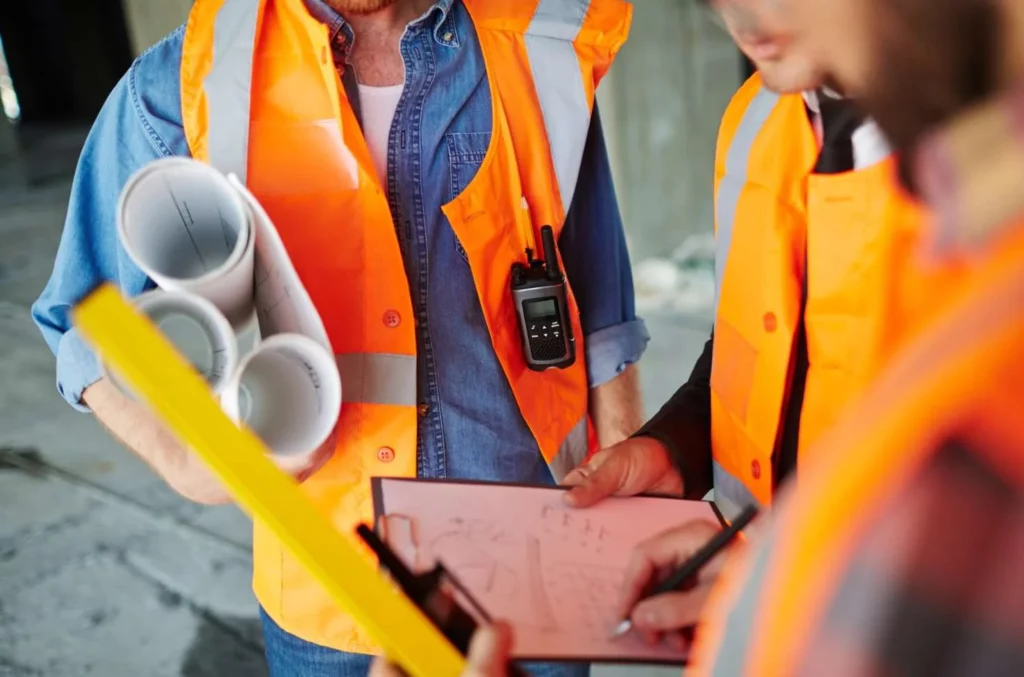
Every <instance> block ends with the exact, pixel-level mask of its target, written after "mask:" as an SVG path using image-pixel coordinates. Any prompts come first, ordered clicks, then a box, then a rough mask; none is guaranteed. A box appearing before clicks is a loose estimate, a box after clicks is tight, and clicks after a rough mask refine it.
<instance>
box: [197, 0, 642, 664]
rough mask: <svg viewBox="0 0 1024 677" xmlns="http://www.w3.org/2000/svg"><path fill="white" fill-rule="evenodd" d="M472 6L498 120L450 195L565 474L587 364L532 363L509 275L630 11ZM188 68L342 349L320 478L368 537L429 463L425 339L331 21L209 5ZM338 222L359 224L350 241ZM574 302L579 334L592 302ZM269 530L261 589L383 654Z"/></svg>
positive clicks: (579, 449)
mask: <svg viewBox="0 0 1024 677" xmlns="http://www.w3.org/2000/svg"><path fill="white" fill-rule="evenodd" d="M463 4H464V5H465V7H466V9H467V11H468V12H469V14H470V16H471V17H472V20H473V23H474V26H475V28H476V31H477V33H478V36H479V42H480V45H481V49H482V52H483V58H484V62H485V64H486V67H487V72H488V76H489V77H488V79H489V84H490V88H491V94H492V100H493V102H494V124H493V131H492V137H491V144H490V148H489V149H488V152H487V155H486V157H485V159H484V161H483V164H482V166H481V167H480V170H479V173H478V174H477V176H476V177H475V179H474V180H473V181H472V182H471V183H470V185H469V186H467V187H466V189H465V190H464V191H463V192H462V193H461V194H460V195H459V196H458V197H457V198H455V200H453V201H452V202H451V203H449V204H447V205H445V206H444V208H443V209H444V213H445V215H446V216H447V217H448V220H449V221H450V223H451V226H452V228H453V229H454V231H455V234H456V236H457V237H458V239H459V241H460V242H461V243H462V246H463V248H464V249H465V251H466V254H467V257H468V259H469V263H470V267H471V269H472V271H473V277H474V281H475V284H476V289H477V292H478V295H479V299H480V305H481V307H482V309H483V313H484V317H485V320H486V322H487V326H488V329H489V332H490V335H491V340H492V343H493V347H494V350H495V353H496V354H497V356H498V359H499V361H500V363H501V365H502V368H503V369H504V372H505V374H506V376H507V377H508V380H509V383H510V384H511V387H512V391H513V393H514V395H515V398H516V401H517V403H518V404H519V408H520V411H521V412H522V415H523V418H524V419H525V421H526V423H527V425H528V426H529V428H530V430H531V431H532V433H533V435H534V437H535V438H536V440H537V444H538V446H539V447H540V450H541V452H542V454H543V455H544V458H545V459H546V460H547V462H548V464H549V466H550V467H551V470H552V473H553V474H554V476H555V478H556V479H560V478H561V477H563V476H564V475H565V474H566V472H568V470H570V469H571V468H573V467H575V466H576V465H577V464H578V463H579V462H580V461H581V460H582V459H583V458H584V457H585V455H586V453H587V427H588V425H587V424H588V421H587V380H586V373H585V365H584V362H583V360H577V362H576V364H575V365H574V366H573V367H571V368H569V369H566V370H553V371H547V372H543V373H537V372H534V371H531V370H530V369H528V368H527V367H526V366H525V364H524V361H523V358H522V355H521V348H520V343H519V338H518V333H517V332H518V329H517V324H516V318H515V311H514V308H513V305H512V302H511V299H510V295H509V292H508V276H509V271H510V269H511V266H512V264H513V262H515V261H517V260H520V259H522V258H523V257H524V254H523V252H524V250H525V248H526V246H527V242H525V241H524V240H525V237H526V236H525V235H524V233H530V232H532V233H537V232H539V229H540V227H541V226H542V225H551V226H552V227H553V228H554V231H555V236H556V237H557V236H558V233H559V231H560V228H561V226H562V224H563V222H564V218H565V212H566V210H567V209H568V207H569V204H570V201H571V198H572V195H573V191H574V189H575V184H576V178H577V175H578V170H579V165H580V161H581V157H582V152H583V148H584V145H585V139H586V134H587V130H588V128H589V126H590V124H589V123H590V114H591V111H592V108H593V103H594V91H595V88H596V87H597V84H598V82H599V81H600V80H601V78H602V77H603V76H604V74H605V73H606V72H607V70H608V68H609V66H610V65H611V62H612V60H613V58H614V56H615V54H616V52H617V51H618V49H619V47H620V46H621V45H622V44H623V42H624V41H625V39H626V35H627V33H628V29H629V23H630V20H631V6H630V5H629V4H628V3H627V2H625V1H624V0H590V2H588V3H580V2H579V1H578V0H529V1H526V0H463ZM584 5H585V6H586V11H585V12H584V11H581V7H583V6H584ZM181 68H182V70H181V93H182V112H183V119H184V126H185V134H186V138H187V140H188V144H189V148H190V150H191V152H192V155H193V156H194V157H195V158H197V159H199V160H203V161H208V162H209V163H210V164H212V165H213V166H214V167H216V168H218V169H220V170H221V171H224V172H234V173H235V174H237V175H238V176H239V177H240V178H242V179H243V180H244V181H245V183H246V185H247V186H248V187H249V189H250V190H251V191H252V192H253V193H254V194H255V196H256V197H257V198H258V199H259V200H260V202H261V203H262V205H263V206H264V207H265V208H266V210H267V212H268V214H269V215H270V217H271V218H272V219H273V221H274V223H275V225H276V226H277V228H278V230H279V231H280V233H281V237H282V240H283V241H284V244H285V246H286V248H287V250H288V253H289V255H290V256H291V258H292V260H293V261H294V264H295V267H296V269H297V271H298V273H299V276H300V278H301V279H302V282H303V283H304V285H305V286H306V288H307V289H308V290H309V294H310V296H311V298H312V300H313V302H314V304H315V305H316V307H317V309H318V311H319V312H320V315H321V316H322V318H323V321H324V325H325V327H326V329H327V333H328V336H329V338H330V341H331V344H332V346H333V349H334V352H335V353H336V355H337V360H338V366H339V369H340V371H341V377H342V384H343V389H344V398H345V401H344V404H343V407H342V412H341V420H340V424H339V429H340V433H339V438H338V442H337V448H336V451H335V453H334V456H333V458H332V459H331V460H330V461H329V463H328V464H327V465H326V466H325V467H324V468H322V469H321V470H320V471H319V472H318V473H317V474H316V475H315V476H314V477H312V478H311V479H309V480H307V481H306V482H305V484H304V485H303V488H304V490H305V491H306V493H307V494H308V495H309V496H310V497H311V498H312V499H313V501H314V502H315V503H316V505H317V506H318V507H319V508H320V509H321V510H322V511H323V512H324V513H325V514H328V515H330V517H331V519H332V520H333V522H334V524H335V526H336V527H337V528H338V529H339V530H340V531H341V532H343V533H350V532H351V531H352V529H353V528H354V526H355V524H356V523H357V521H367V520H370V519H372V505H371V500H370V494H369V482H368V480H369V478H370V477H371V476H373V475H390V476H415V474H416V422H417V411H416V404H417V402H416V373H417V369H416V338H415V333H414V332H415V329H414V322H413V319H412V318H413V313H412V303H411V299H410V297H409V285H408V282H407V280H406V276H405V268H404V266H403V263H402V257H401V253H400V250H399V244H398V241H397V239H396V236H395V229H394V225H393V223H392V219H391V213H390V211H389V209H388V204H387V200H386V198H385V193H384V189H383V187H382V186H381V184H380V181H379V180H378V178H377V175H376V172H375V171H374V168H373V163H372V160H371V157H370V154H369V151H368V149H367V146H366V142H365V140H364V139H363V137H362V133H361V131H360V128H359V125H358V123H357V120H356V116H355V113H354V111H353V109H352V106H351V105H350V102H349V101H348V100H347V98H346V95H345V91H344V89H343V87H342V86H341V82H340V79H339V76H338V73H337V71H336V69H335V65H334V63H333V60H332V57H331V47H330V45H329V44H328V41H327V29H326V27H325V26H323V25H322V24H320V23H319V22H317V21H316V20H315V19H313V18H312V17H311V16H310V15H309V14H308V12H307V11H306V9H305V7H304V4H303V2H302V0H198V1H197V2H196V3H195V4H194V6H193V9H192V12H191V16H190V18H189V20H188V26H187V29H186V33H185V40H184V51H183V58H182V67H181ZM524 197H525V203H524ZM524 204H525V205H527V207H528V209H524ZM531 216H532V222H530V217H531ZM339 218H343V219H345V222H346V223H347V224H348V225H349V227H347V228H346V229H345V238H344V239H343V240H339V238H338V237H337V224H338V219H339ZM338 280H345V285H344V287H339V285H338V283H337V281H338ZM570 306H571V314H572V318H573V329H574V331H575V335H576V337H577V338H576V340H577V341H580V340H581V339H582V337H583V332H582V330H581V328H580V325H579V313H578V309H577V307H576V305H575V300H574V299H570ZM577 351H578V354H583V348H582V346H581V347H578V348H577ZM253 541H254V543H253V547H254V567H255V574H254V588H255V591H256V595H257V597H258V598H259V600H260V602H261V604H262V605H263V606H264V607H265V609H266V611H267V613H268V614H269V615H270V616H271V617H272V618H273V619H274V620H275V621H276V622H277V623H278V624H279V625H280V626H282V627H283V628H284V629H285V630H287V631H288V632H290V633H292V634H295V635H297V636H299V637H301V638H303V639H306V640H308V641H311V642H315V643H317V644H321V645H325V646H329V647H333V648H337V649H341V650H347V651H358V652H370V651H372V650H373V647H372V646H371V644H370V643H369V642H368V641H367V640H366V638H365V637H364V636H363V634H362V633H361V632H360V631H359V630H358V629H357V628H356V627H355V626H354V625H353V624H352V622H351V620H350V619H349V618H347V617H345V616H344V615H343V614H340V613H339V612H338V610H337V608H336V607H335V606H334V605H333V603H331V602H330V601H329V599H328V597H327V596H326V595H325V594H324V593H323V592H322V591H321V590H320V587H319V585H318V584H317V583H316V582H315V581H314V580H313V579H312V578H311V577H310V576H309V575H307V574H306V572H305V571H304V570H303V569H302V567H301V566H300V565H299V564H298V563H297V562H296V561H295V560H293V559H292V558H291V557H290V556H289V554H288V553H287V552H285V551H284V550H283V548H282V545H281V543H280V542H279V541H278V540H276V539H275V538H274V537H273V536H272V535H271V534H270V532H269V531H268V530H266V529H265V528H263V527H262V526H260V525H259V524H257V525H256V527H255V534H254V538H253Z"/></svg>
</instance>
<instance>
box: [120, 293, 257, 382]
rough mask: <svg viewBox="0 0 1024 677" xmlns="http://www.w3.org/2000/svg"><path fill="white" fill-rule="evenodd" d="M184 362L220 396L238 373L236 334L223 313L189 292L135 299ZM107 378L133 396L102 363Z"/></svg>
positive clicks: (148, 295) (137, 305) (153, 294)
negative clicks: (193, 368)
mask: <svg viewBox="0 0 1024 677" xmlns="http://www.w3.org/2000/svg"><path fill="white" fill-rule="evenodd" d="M133 303H134V304H135V306H136V307H137V308H138V309H139V310H140V311H141V312H142V313H143V314H144V315H146V316H147V317H149V319H150V320H151V321H152V322H153V323H154V324H155V325H156V326H157V328H158V329H159V330H160V331H161V332H162V333H163V334H164V336H165V337H166V338H167V340H168V341H170V342H171V343H172V344H173V345H174V347H175V348H177V350H178V352H179V353H181V355H182V356H183V357H184V358H185V360H186V361H187V362H188V363H189V364H191V365H192V366H193V367H195V369H196V371H197V372H199V374H200V376H202V377H203V379H204V380H205V381H206V382H207V383H208V384H209V386H210V389H211V390H212V391H213V392H214V393H215V394H220V393H221V392H222V391H223V390H224V388H225V387H226V386H227V384H228V381H229V380H230V378H231V377H232V376H233V375H234V374H235V372H236V371H237V370H238V346H237V344H236V341H235V333H234V331H233V330H232V328H231V325H230V324H228V321H227V319H226V318H225V317H224V315H223V314H221V312H220V311H219V310H218V309H217V308H216V307H215V306H214V305H213V304H212V303H210V302H209V301H207V300H206V299H204V298H202V297H200V296H196V295H194V294H189V293H187V292H168V291H164V290H162V289H155V290H153V291H149V292H146V293H144V294H142V295H140V296H138V297H136V298H135V299H134V300H133ZM101 368H102V369H103V372H104V376H105V377H106V378H107V379H109V380H110V382H111V383H113V384H114V385H115V386H117V387H118V388H119V389H120V390H121V392H122V393H124V394H125V395H127V396H128V397H131V398H133V399H134V397H135V396H134V394H132V392H131V390H130V389H129V388H128V387H127V386H126V385H125V384H123V383H122V382H121V381H120V380H119V379H118V378H117V376H116V375H114V374H112V373H110V372H109V370H108V369H107V367H106V365H102V364H101Z"/></svg>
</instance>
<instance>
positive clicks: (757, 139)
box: [711, 75, 922, 518]
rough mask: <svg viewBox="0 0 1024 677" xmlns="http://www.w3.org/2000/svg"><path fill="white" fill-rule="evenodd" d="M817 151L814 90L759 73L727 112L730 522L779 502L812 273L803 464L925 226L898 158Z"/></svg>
mask: <svg viewBox="0 0 1024 677" xmlns="http://www.w3.org/2000/svg"><path fill="white" fill-rule="evenodd" d="M818 152H819V144H818V141H817V139H816V137H815V133H814V130H813V128H812V126H811V122H810V119H809V116H808V112H807V108H806V104H805V101H804V99H803V97H802V96H801V95H799V94H786V95H779V94H776V93H773V92H771V91H769V90H767V89H766V88H765V87H764V86H763V85H762V83H761V78H760V76H759V75H754V76H753V77H751V78H750V79H749V80H748V81H747V82H746V84H744V85H743V87H742V88H741V89H740V90H739V92H738V93H737V94H736V96H735V97H734V98H733V100H732V102H731V103H730V105H729V107H728V109H727V110H726V113H725V116H724V119H723V121H722V126H721V130H720V133H719V139H718V148H717V159H716V163H715V232H716V255H715V273H716V277H717V279H716V297H715V304H716V305H715V307H716V313H715V329H714V355H713V362H712V371H711V442H712V449H713V457H714V465H713V472H714V486H715V501H716V503H717V504H718V505H719V506H720V507H721V509H722V511H723V514H724V515H725V516H726V517H727V518H730V517H732V516H734V515H735V514H736V512H738V510H739V509H741V508H742V507H744V506H746V505H750V504H760V505H767V504H769V503H770V501H771V497H772V490H773V486H774V485H773V457H774V455H775V452H776V449H777V445H778V441H779V438H780V436H781V428H782V425H781V422H782V421H783V420H784V418H785V406H786V402H787V397H788V390H789V385H790V379H791V375H792V362H793V359H794V353H795V350H794V346H795V337H796V332H797V329H798V326H799V321H800V311H801V296H802V286H803V281H804V277H805V276H806V278H807V305H806V310H805V313H804V322H805V324H806V331H807V348H808V356H809V362H810V368H809V370H808V373H807V385H806V390H805V395H804V402H803V410H802V416H801V419H800V437H799V456H800V461H801V467H803V465H804V463H805V461H806V460H807V455H806V453H805V450H806V449H807V448H808V446H809V444H810V443H812V442H813V441H814V440H815V439H817V437H818V436H819V435H820V434H821V432H822V431H823V430H825V429H826V428H827V427H828V426H829V425H831V424H832V423H833V422H834V421H835V420H836V418H837V416H838V415H839V413H840V412H841V410H842V408H843V407H844V406H845V405H846V404H847V402H848V401H849V400H850V398H851V397H852V396H853V395H855V394H857V393H858V392H859V391H860V390H861V389H862V388H863V387H864V386H865V385H866V384H867V383H868V382H869V379H870V378H871V376H872V375H873V374H874V373H875V367H876V359H877V355H878V351H879V348H880V346H881V345H883V344H884V343H885V342H886V340H887V339H886V337H887V335H888V332H889V328H888V321H889V319H890V318H891V316H892V309H891V307H890V306H889V305H888V303H887V299H888V298H889V297H890V296H891V294H890V293H889V292H890V288H891V286H892V284H893V279H894V278H893V276H894V274H896V273H897V272H898V271H899V269H900V267H901V264H902V262H903V261H904V260H906V259H907V258H908V257H909V251H910V248H911V247H912V246H913V243H914V242H915V241H916V238H917V235H918V225H919V224H920V223H921V222H922V219H921V214H920V207H919V206H918V205H917V204H916V203H914V202H912V201H911V200H909V199H908V198H906V197H905V196H904V194H903V193H902V192H901V191H900V190H899V187H898V184H897V183H896V181H895V174H894V169H895V159H894V158H893V157H889V158H888V159H886V160H885V161H883V162H879V163H877V164H875V165H873V166H870V167H867V168H863V169H859V170H857V171H852V172H848V173H845V174H837V175H815V174H812V173H811V172H812V170H813V167H814V164H815V160H816V159H817V156H818ZM805 252H806V259H805V256H804V254H805ZM805 260H806V262H807V263H806V270H805Z"/></svg>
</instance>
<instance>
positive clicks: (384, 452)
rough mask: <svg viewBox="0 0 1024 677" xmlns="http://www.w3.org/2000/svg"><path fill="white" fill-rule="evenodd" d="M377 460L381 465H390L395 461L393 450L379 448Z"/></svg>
mask: <svg viewBox="0 0 1024 677" xmlns="http://www.w3.org/2000/svg"><path fill="white" fill-rule="evenodd" d="M377 460H378V461H380V462H381V463H391V461H393V460H395V450H394V449H392V448H391V447H381V448H380V449H378V450H377Z"/></svg>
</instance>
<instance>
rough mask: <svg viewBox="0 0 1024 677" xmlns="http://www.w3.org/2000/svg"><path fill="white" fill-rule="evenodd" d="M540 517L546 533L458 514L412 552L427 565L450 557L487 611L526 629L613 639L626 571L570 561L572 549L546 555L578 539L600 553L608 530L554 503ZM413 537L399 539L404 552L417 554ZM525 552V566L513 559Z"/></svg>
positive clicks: (578, 544) (448, 563) (579, 545)
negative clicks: (551, 547) (553, 546)
mask: <svg viewBox="0 0 1024 677" xmlns="http://www.w3.org/2000/svg"><path fill="white" fill-rule="evenodd" d="M539 516H540V520H539V521H538V522H536V523H538V524H540V525H541V530H542V532H543V533H542V534H540V537H538V535H534V534H532V533H526V532H525V530H524V532H520V533H512V532H510V531H509V530H508V529H505V528H502V527H500V526H498V525H496V524H495V523H494V522H492V521H489V520H483V519H464V518H451V519H449V520H448V521H447V522H446V524H445V528H444V529H443V530H442V531H441V533H440V534H437V535H436V536H434V537H433V538H431V539H430V540H429V541H426V542H424V543H416V544H415V545H414V547H413V549H412V551H414V552H415V555H413V556H411V557H410V556H408V555H406V557H407V559H409V560H411V561H413V562H414V563H415V568H416V569H417V570H420V571H423V570H426V569H429V568H431V567H433V566H434V564H435V563H436V562H438V561H440V562H442V563H443V564H444V566H445V568H446V569H448V570H449V571H450V572H451V573H452V574H453V575H454V576H455V577H456V578H458V579H459V581H460V582H461V583H462V584H463V585H464V586H465V587H466V588H467V589H468V590H469V591H471V592H472V594H473V595H474V596H475V597H476V598H477V601H478V602H480V604H481V605H483V607H484V608H485V609H488V610H500V613H501V615H502V617H503V618H506V619H507V620H509V621H512V622H515V623H516V625H517V626H518V627H529V628H532V629H534V630H537V631H540V632H545V633H562V632H565V633H571V634H575V635H582V634H586V635H588V636H593V637H595V638H605V637H607V633H608V630H609V627H611V625H612V624H613V621H614V613H615V608H614V603H615V600H616V598H617V597H616V596H617V595H618V592H619V585H620V583H621V576H622V574H621V572H620V571H619V570H617V569H615V568H611V567H599V566H594V565H593V564H590V563H575V562H566V561H562V559H563V558H564V554H563V555H562V556H561V558H560V557H559V556H558V554H557V553H556V554H554V555H552V554H548V555H545V549H544V541H548V540H551V541H552V542H556V543H558V542H567V543H572V545H573V550H577V551H578V550H579V549H582V550H583V551H588V552H589V553H591V554H597V555H599V554H600V553H601V552H602V545H603V542H604V540H605V539H606V538H608V537H609V533H608V530H607V529H606V528H605V527H603V526H601V525H597V524H594V522H593V521H592V520H590V519H589V518H587V517H585V516H583V515H582V514H579V513H575V514H574V513H570V512H569V511H566V510H559V509H557V508H553V507H552V506H544V507H543V508H542V509H541V510H540V515H539ZM410 538H411V536H406V537H403V538H396V539H393V545H394V547H396V550H398V551H399V552H403V551H404V552H405V553H409V554H411V552H412V551H410V550H409V541H410ZM542 539H543V541H542ZM524 556H525V562H524V564H525V566H523V567H514V566H512V565H511V564H510V563H515V562H516V561H518V560H521V559H522V558H523V557H524ZM581 559H582V557H581ZM517 569H518V570H517ZM524 575H525V579H526V580H523V576H524Z"/></svg>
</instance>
